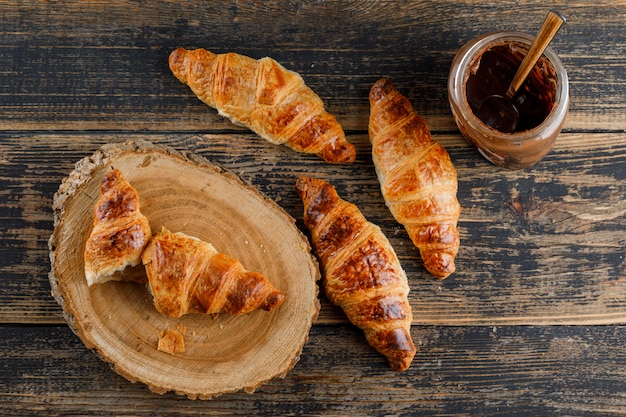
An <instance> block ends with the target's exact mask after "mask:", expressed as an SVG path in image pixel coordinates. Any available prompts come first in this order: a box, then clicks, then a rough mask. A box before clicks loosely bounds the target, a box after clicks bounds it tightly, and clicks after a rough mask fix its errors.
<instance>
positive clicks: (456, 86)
mask: <svg viewBox="0 0 626 417" xmlns="http://www.w3.org/2000/svg"><path fill="white" fill-rule="evenodd" d="M533 40H534V37H532V36H530V35H528V34H525V33H522V32H490V33H486V34H484V35H481V36H478V37H476V38H474V39H472V40H470V41H469V42H467V43H466V44H465V45H463V46H462V47H461V49H459V51H458V52H457V55H456V56H455V58H454V61H453V62H458V64H457V65H454V64H453V65H452V67H451V69H450V75H449V78H448V92H449V96H450V99H451V104H453V105H455V106H456V107H457V108H458V107H459V106H462V105H467V102H468V101H467V91H466V89H465V88H464V85H465V82H466V79H467V77H468V76H469V72H468V68H469V65H470V64H472V63H473V62H474V60H475V58H476V56H477V55H479V54H481V53H483V52H484V51H485V50H486V49H487V48H488V47H491V46H493V45H494V44H499V43H507V42H518V43H522V44H524V45H526V46H528V47H530V45H531V44H532V42H533ZM542 56H543V57H544V58H546V59H547V60H548V62H549V63H550V65H552V67H553V68H554V70H555V74H556V96H555V106H554V107H553V108H552V110H551V111H550V113H549V114H548V116H547V117H546V118H545V119H544V120H543V121H542V122H541V123H540V124H539V125H537V126H535V127H533V128H532V129H528V130H523V131H519V132H514V133H504V132H500V131H499V130H497V129H494V128H492V127H490V126H488V125H486V124H485V123H484V122H483V121H482V120H480V119H479V118H478V117H477V116H476V115H475V114H474V112H472V111H471V109H470V110H469V111H466V112H463V113H466V116H465V121H466V122H467V123H468V124H469V125H470V126H471V127H472V128H473V129H476V130H478V131H480V132H482V133H483V134H486V135H490V136H492V137H494V139H497V140H503V141H510V142H523V141H527V140H531V139H534V138H536V137H537V136H538V135H540V134H541V133H543V132H545V131H547V130H551V129H552V128H555V125H560V121H562V120H563V118H564V117H565V114H566V113H567V111H568V108H569V80H568V77H567V71H566V70H565V67H564V66H563V63H562V62H561V59H560V58H559V57H558V55H557V54H556V52H554V50H553V49H552V48H551V47H550V46H548V47H547V48H546V49H545V51H544V52H543V54H542ZM468 108H469V107H468ZM458 113H459V112H457V114H458ZM557 127H558V126H557Z"/></svg>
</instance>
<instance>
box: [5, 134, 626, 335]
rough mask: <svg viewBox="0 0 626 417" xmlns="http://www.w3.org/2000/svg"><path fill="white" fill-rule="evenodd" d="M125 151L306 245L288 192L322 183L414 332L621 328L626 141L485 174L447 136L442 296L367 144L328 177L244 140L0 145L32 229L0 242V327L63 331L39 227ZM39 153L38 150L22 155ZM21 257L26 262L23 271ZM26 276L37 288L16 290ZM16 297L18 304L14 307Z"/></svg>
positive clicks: (175, 137)
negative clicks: (252, 198)
mask: <svg viewBox="0 0 626 417" xmlns="http://www.w3.org/2000/svg"><path fill="white" fill-rule="evenodd" d="M129 138H143V139H148V140H150V141H153V142H155V143H160V144H164V145H169V146H172V147H174V148H178V149H179V150H189V151H193V152H197V153H198V154H199V155H201V156H204V157H206V158H207V159H209V160H211V161H214V162H216V163H219V164H221V165H223V166H224V167H225V168H227V169H229V170H230V171H232V172H234V173H236V174H238V175H240V176H241V177H242V178H243V179H244V180H245V181H247V182H249V183H250V184H252V185H253V186H254V187H256V188H257V189H259V190H260V191H262V192H263V193H265V194H266V195H267V196H268V197H269V198H271V199H273V200H275V201H276V202H278V204H280V205H281V207H283V208H284V209H285V210H286V211H287V213H289V214H290V215H291V216H292V217H294V218H295V219H296V220H297V222H296V224H297V226H298V227H299V228H300V229H301V230H302V231H303V233H305V234H306V233H307V232H306V228H305V227H304V224H303V223H302V205H301V202H300V201H299V199H298V197H297V195H296V194H295V191H294V184H295V181H296V179H297V178H298V177H299V176H300V175H302V174H309V175H316V176H319V177H321V178H325V179H327V180H329V181H331V182H332V183H333V184H334V185H335V186H336V187H337V188H338V190H339V192H340V193H341V195H342V196H343V197H344V198H345V199H347V200H349V201H351V202H353V203H355V204H357V205H358V206H359V207H360V209H361V210H362V211H363V213H364V215H365V216H366V217H367V218H368V219H369V220H370V221H372V222H374V223H376V224H378V225H379V226H381V228H383V230H384V232H385V233H386V234H387V236H388V237H389V239H390V241H391V242H392V244H393V245H394V248H395V249H396V252H397V253H398V256H399V257H400V260H401V262H402V265H403V267H404V268H405V270H406V271H407V274H408V276H409V284H410V287H411V293H410V294H409V300H410V302H411V304H412V305H413V309H414V311H415V314H414V323H416V324H438V325H442V324H445V325H462V324H486V325H491V324H514V323H515V324H609V323H623V322H624V321H626V286H625V285H624V281H625V280H626V276H625V273H626V272H625V271H624V247H625V244H624V243H625V242H624V230H625V229H626V220H625V219H626V218H625V217H624V214H625V212H626V206H625V205H624V201H625V200H626V185H625V183H624V181H623V180H624V178H623V176H624V175H626V174H624V172H622V171H620V170H615V168H614V167H616V166H622V164H625V163H626V161H625V159H626V152H624V151H620V150H621V149H622V150H623V149H626V134H564V135H562V136H561V138H560V139H559V141H558V143H557V145H556V146H555V148H554V149H553V151H552V152H551V153H550V154H549V155H548V157H547V158H546V159H545V160H543V161H542V162H540V163H539V164H538V165H537V166H535V167H533V168H532V169H528V170H524V171H503V170H501V169H499V168H497V167H494V166H491V165H490V164H489V163H488V162H486V161H484V160H483V159H482V158H481V157H480V156H479V155H478V154H477V153H476V152H475V151H474V150H473V149H472V148H470V147H469V145H467V144H466V143H465V142H464V141H463V140H462V139H461V138H460V137H459V136H457V135H435V139H436V140H439V141H440V142H441V143H442V144H443V145H444V146H446V148H447V149H448V151H449V152H450V154H451V157H452V160H453V163H454V164H455V166H456V168H457V172H458V176H459V201H460V203H461V206H462V212H461V218H460V220H459V231H460V234H461V250H460V252H459V255H458V257H457V272H456V273H455V274H454V275H452V276H451V277H449V278H448V279H446V280H445V281H443V282H440V281H437V280H434V279H432V277H430V276H429V274H428V273H427V272H426V271H425V270H424V268H423V266H422V263H421V260H420V257H419V254H418V253H417V250H416V249H415V248H414V247H413V245H412V244H411V242H410V240H409V238H408V236H407V235H406V233H405V232H404V229H403V228H402V227H401V226H400V225H398V224H397V223H396V222H395V221H394V220H393V218H392V217H391V215H390V213H389V211H388V209H387V208H386V206H385V204H384V201H383V199H382V196H381V195H380V188H379V184H378V181H377V179H376V175H375V172H374V168H373V166H372V162H371V158H370V156H369V154H368V152H369V144H368V140H367V137H366V136H364V135H351V136H350V140H351V141H352V142H353V143H355V144H356V146H357V150H358V157H357V162H356V163H355V164H352V165H347V166H332V172H330V171H329V170H328V165H327V164H325V163H324V162H323V161H317V160H316V158H315V157H314V156H306V155H299V154H296V153H295V152H293V151H291V150H289V149H287V148H284V147H277V146H275V145H271V144H268V143H265V141H263V140H262V139H260V138H258V137H256V136H255V135H252V134H222V135H208V134H207V135H179V134H172V135H85V134H81V135H49V134H44V135H39V136H36V137H29V138H25V137H4V138H2V143H3V144H4V145H5V146H7V147H8V148H10V149H13V151H12V152H11V153H10V154H5V157H4V158H5V159H6V162H5V163H3V164H2V165H0V166H4V169H5V170H6V173H5V174H3V176H2V180H3V181H7V183H13V186H12V189H13V190H14V192H15V193H14V194H11V195H12V196H13V197H12V198H9V195H8V194H7V198H5V199H3V200H2V201H0V209H1V210H2V211H3V212H5V213H7V215H9V214H11V213H12V216H13V217H12V219H11V220H10V221H9V223H13V224H20V223H21V222H26V224H30V225H32V226H31V227H12V228H11V229H7V232H9V233H12V237H11V238H10V239H12V242H13V243H12V244H11V245H10V246H9V247H7V248H5V249H3V250H4V251H6V255H4V256H3V259H6V260H7V261H5V262H7V264H6V265H3V266H2V267H1V270H0V272H2V273H3V274H6V275H5V276H6V277H7V280H8V281H9V282H10V283H11V285H9V287H8V288H3V289H1V290H0V297H1V298H2V299H3V300H2V301H3V303H2V305H3V308H2V310H1V313H2V321H4V322H24V321H26V322H51V323H59V322H60V316H59V315H58V309H57V308H56V307H55V306H54V304H53V303H51V300H50V298H49V296H48V294H49V289H48V285H47V284H46V274H47V271H48V270H49V264H47V253H46V251H45V247H46V246H45V242H46V239H47V237H48V236H49V234H50V233H51V232H52V225H51V218H50V217H48V219H47V220H46V216H49V213H50V205H51V202H52V195H53V194H54V192H55V191H56V188H57V187H58V186H59V184H60V182H61V179H62V178H63V177H65V176H66V175H67V174H68V173H69V172H70V171H71V169H73V164H74V163H75V162H76V161H78V160H79V159H81V158H82V157H83V156H85V155H87V154H90V153H92V152H93V151H94V149H96V148H97V147H99V146H100V145H101V144H102V143H105V142H111V143H116V142H122V141H125V140H127V139H129ZM36 142H41V143H45V144H46V147H45V148H44V149H42V148H32V147H31V146H30V145H31V143H36ZM590 147H593V149H591V148H590ZM602 155H606V156H604V157H603V156H602ZM20 167H21V168H20ZM17 170H21V171H22V172H18V171H17ZM42 172H46V176H45V177H42V176H41V174H40V173H42ZM32 184H37V189H33V186H32ZM5 192H6V191H5ZM38 218H41V220H39V221H38ZM33 235H35V236H36V237H37V241H39V244H36V243H34V242H33ZM28 257H29V258H31V259H34V261H33V262H31V263H27V264H23V263H22V261H20V260H21V259H24V258H28ZM10 260H14V261H10ZM24 269H25V270H24ZM20 270H22V271H21V272H20ZM23 276H31V277H33V278H34V279H30V280H28V281H24V280H22V277H23ZM11 277H13V278H11ZM16 287H17V288H19V291H20V292H21V293H22V294H25V295H28V296H25V297H19V298H16V297H15V296H14V290H13V288H16ZM318 322H319V323H339V322H345V317H344V316H343V314H341V312H340V311H339V310H338V309H336V308H335V307H332V306H330V305H329V304H328V303H327V301H326V300H325V299H323V305H322V310H321V312H320V316H319V318H318Z"/></svg>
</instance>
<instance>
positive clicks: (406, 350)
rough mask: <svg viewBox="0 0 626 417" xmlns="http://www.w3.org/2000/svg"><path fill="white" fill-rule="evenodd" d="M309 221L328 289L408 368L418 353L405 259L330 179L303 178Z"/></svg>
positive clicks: (394, 361)
mask: <svg viewBox="0 0 626 417" xmlns="http://www.w3.org/2000/svg"><path fill="white" fill-rule="evenodd" d="M296 190H297V192H298V195H299V196H300V198H301V199H302V201H303V203H304V223H305V224H306V226H307V227H308V228H309V230H310V231H311V239H312V241H313V246H314V247H315V251H316V254H317V256H318V258H319V260H320V263H321V264H322V266H323V270H324V281H323V284H324V290H325V292H326V295H327V296H328V298H329V300H330V301H331V302H332V303H334V304H336V305H338V306H340V307H341V308H342V309H343V311H344V312H345V314H346V316H347V317H348V319H349V320H350V321H351V322H352V323H353V324H355V325H356V326H358V327H359V328H361V329H362V330H363V331H364V333H365V336H366V338H367V341H368V342H369V344H370V345H371V346H372V347H374V348H375V349H376V350H378V351H379V352H380V353H382V354H383V355H384V356H386V357H387V358H388V360H389V363H390V365H391V367H392V368H393V369H394V370H396V371H404V370H406V369H407V368H408V367H409V366H410V365H411V361H412V360H413V357H414V356H415V345H414V344H413V341H412V340H411V333H410V328H411V321H412V319H413V315H412V312H411V306H410V305H409V302H408V300H407V294H408V293H409V286H408V283H407V277H406V274H405V272H404V270H403V269H402V266H401V265H400V262H399V260H398V258H397V256H396V254H395V252H394V250H393V248H392V246H391V244H390V243H389V241H388V240H387V238H386V237H385V235H384V234H383V232H382V231H381V229H380V228H379V227H378V226H376V225H374V224H373V223H370V222H368V221H367V220H366V219H365V217H364V216H363V214H362V213H361V212H360V211H359V209H358V208H357V207H356V206H355V205H354V204H351V203H348V202H347V201H345V200H343V199H342V198H341V197H340V196H339V195H338V194H337V192H336V190H335V188H334V187H333V186H331V185H330V184H328V183H327V182H325V181H323V180H320V179H315V178H309V177H300V178H299V179H298V181H297V183H296Z"/></svg>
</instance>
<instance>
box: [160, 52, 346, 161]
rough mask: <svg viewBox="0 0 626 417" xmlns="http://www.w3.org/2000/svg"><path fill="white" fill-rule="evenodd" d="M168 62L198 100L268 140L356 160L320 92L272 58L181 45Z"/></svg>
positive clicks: (328, 157) (326, 157) (331, 157)
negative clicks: (326, 108) (192, 48)
mask: <svg viewBox="0 0 626 417" xmlns="http://www.w3.org/2000/svg"><path fill="white" fill-rule="evenodd" d="M169 65H170V69H171V70H172V73H173V74H174V75H175V76H176V78H178V79H179V80H180V81H181V82H183V83H184V84H187V85H188V86H189V87H190V88H191V90H192V91H193V92H194V94H196V95H197V96H198V98H199V99H200V100H202V101H203V102H204V103H206V104H208V105H209V106H211V107H213V108H215V109H217V111H218V112H219V114H220V115H222V116H225V117H227V118H228V119H230V120H231V121H232V122H233V123H236V124H239V125H243V126H245V127H247V128H249V129H251V130H252V131H254V132H255V133H257V134H258V135H259V136H261V137H262V138H264V139H266V140H268V141H269V142H271V143H274V144H285V145H287V146H289V147H291V148H292V149H294V150H296V151H298V152H305V153H312V154H317V155H319V156H320V157H322V158H323V159H324V160H326V161H328V162H334V163H343V162H353V161H354V159H355V156H356V151H355V148H354V146H353V145H352V144H350V143H349V142H348V141H347V140H346V137H345V134H344V131H343V129H342V128H341V126H340V124H339V123H338V122H337V120H336V119H335V117H334V116H333V115H331V114H329V113H327V112H326V111H325V110H324V105H323V103H322V100H321V99H320V98H319V96H317V95H316V94H315V93H314V92H313V90H311V89H310V88H309V87H307V86H306V85H305V83H304V80H303V79H302V77H300V75H299V74H297V73H296V72H293V71H289V70H287V69H285V68H284V67H283V66H282V65H280V64H279V63H278V62H276V61H275V60H273V59H272V58H269V57H265V58H262V59H260V60H255V59H253V58H249V57H247V56H243V55H239V54H236V53H232V52H231V53H227V54H214V53H212V52H210V51H207V50H205V49H195V50H186V49H184V48H178V49H176V50H174V51H173V52H172V53H171V54H170V57H169Z"/></svg>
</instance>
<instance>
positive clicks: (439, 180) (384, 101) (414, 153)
mask: <svg viewBox="0 0 626 417" xmlns="http://www.w3.org/2000/svg"><path fill="white" fill-rule="evenodd" d="M369 99H370V106H371V110H370V119H369V136H370V141H371V142H372V157H373V160H374V165H375V167H376V173H377V176H378V179H379V181H380V185H381V190H382V194H383V197H384V199H385V202H386V204H387V206H388V207H389V209H390V211H391V213H392V215H393V216H394V217H395V219H396V220H397V221H398V222H399V223H401V224H402V225H404V227H405V228H406V230H407V233H408V234H409V236H410V237H411V240H412V241H413V243H414V244H415V246H417V247H418V248H419V250H420V254H421V256H422V260H423V261H424V267H425V268H426V269H427V270H428V271H429V272H430V273H431V274H432V275H434V276H435V277H437V278H439V279H444V278H446V277H448V276H449V275H450V274H451V273H453V272H454V270H455V265H454V258H455V257H456V255H457V253H458V250H459V233H458V231H457V228H456V225H457V221H458V219H459V214H460V212H461V206H460V205H459V202H458V200H457V198H456V192H457V188H458V180H457V174H456V170H455V169H454V166H453V165H452V161H451V160H450V156H449V155H448V152H447V151H446V150H445V148H444V147H443V146H441V145H440V144H439V143H437V142H435V141H434V140H432V138H431V136H430V131H429V130H428V126H427V125H426V121H425V120H424V119H423V118H421V117H420V116H418V115H417V114H415V112H414V111H413V107H412V106H411V103H410V102H409V100H408V99H407V98H406V97H404V96H403V95H402V94H401V93H400V92H399V91H398V90H397V89H396V88H395V87H394V85H393V84H392V83H391V81H389V80H388V79H384V78H383V79H381V80H379V81H377V82H376V83H375V84H374V86H373V87H372V89H371V91H370V96H369Z"/></svg>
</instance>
